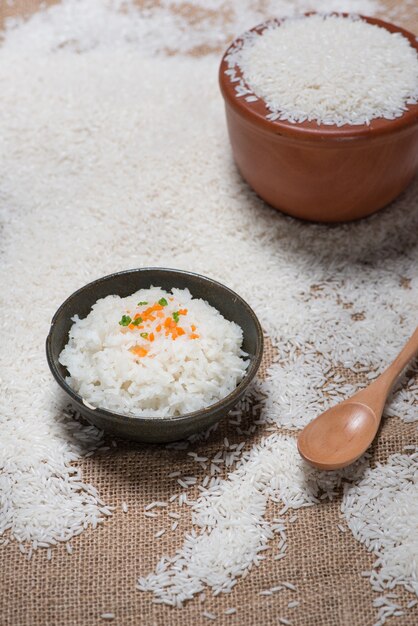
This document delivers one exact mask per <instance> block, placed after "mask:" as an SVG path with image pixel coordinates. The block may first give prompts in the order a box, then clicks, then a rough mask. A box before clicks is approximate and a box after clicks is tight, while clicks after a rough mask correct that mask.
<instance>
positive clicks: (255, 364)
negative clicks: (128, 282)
mask: <svg viewBox="0 0 418 626" xmlns="http://www.w3.org/2000/svg"><path fill="white" fill-rule="evenodd" d="M149 271H159V272H165V273H169V274H173V275H178V274H180V275H183V276H185V277H188V276H191V277H194V278H198V279H201V280H203V281H204V282H206V283H207V284H211V285H216V286H217V287H220V288H221V289H222V290H223V291H225V292H228V294H229V295H230V296H231V297H233V298H235V299H236V301H238V302H239V304H240V306H241V307H242V308H244V309H245V310H246V311H247V313H249V316H250V318H251V320H252V322H253V324H254V326H255V329H256V333H257V339H258V350H257V352H256V354H255V355H254V357H253V359H252V360H251V362H250V366H249V368H248V370H247V371H246V373H245V375H244V378H243V379H242V380H241V381H240V382H239V383H238V385H237V386H236V387H235V389H234V390H233V391H231V393H229V394H228V395H227V396H225V397H224V398H221V400H218V402H215V403H214V404H211V405H210V406H207V407H204V408H202V409H198V410H197V411H192V412H191V413H184V414H182V415H177V416H167V417H148V416H144V417H143V416H137V417H136V416H134V415H127V414H124V413H118V412H116V411H111V410H109V409H106V408H103V407H100V406H97V407H93V405H90V404H89V403H87V404H86V400H84V399H83V398H82V397H81V396H80V395H79V394H77V393H76V392H75V391H74V390H73V389H72V388H71V387H70V386H69V385H68V383H66V381H65V379H64V377H63V376H62V374H61V372H60V371H59V369H58V365H57V362H56V360H55V359H54V357H53V355H52V338H53V334H54V328H55V324H56V322H57V320H58V319H59V317H60V315H62V313H63V310H64V308H65V307H66V305H67V304H68V303H69V302H70V301H71V300H72V299H73V298H75V297H76V296H78V295H79V294H80V293H82V292H84V291H88V290H89V289H91V288H92V287H93V286H95V285H97V284H100V283H104V282H106V281H107V280H109V279H112V278H116V277H119V276H125V275H128V274H129V275H132V274H142V273H144V274H145V273H147V272H149ZM109 295H112V294H110V293H109ZM192 295H193V294H192ZM96 301H97V300H96ZM209 304H210V303H209ZM45 349H46V359H47V362H48V366H49V369H50V371H51V373H52V375H53V377H54V378H55V380H56V382H57V383H58V384H59V386H60V387H61V389H63V391H65V392H66V393H67V395H69V396H70V398H72V399H73V400H74V402H75V403H76V404H78V405H79V406H81V407H83V411H84V412H86V413H96V411H97V412H98V413H97V414H98V415H99V414H100V416H101V417H104V418H111V419H112V420H113V421H115V420H116V421H118V422H122V423H134V422H135V423H141V424H151V423H153V424H155V423H157V424H158V423H159V424H162V423H176V424H179V423H182V422H189V421H192V420H193V419H196V418H201V417H203V416H204V415H207V414H209V413H213V412H215V411H218V410H221V409H222V408H224V407H227V406H229V405H231V404H233V403H234V402H235V401H238V400H239V397H240V395H241V393H242V391H243V388H244V389H245V388H246V387H248V386H249V385H250V383H251V382H252V380H253V379H254V378H255V376H256V374H257V371H258V369H259V367H260V364H261V359H262V357H263V351H264V336H263V330H262V328H261V324H260V322H259V320H258V318H257V316H256V314H255V313H254V311H253V309H252V308H251V307H250V305H249V304H248V303H247V302H246V301H245V300H244V299H243V298H242V297H241V296H240V295H238V294H237V293H236V292H235V291H233V290H232V289H230V288H229V287H227V286H226V285H224V284H223V283H220V282H219V281H217V280H214V279H212V278H209V277H208V276H203V275H202V274H198V273H196V272H189V271H187V270H180V269H175V268H167V267H154V266H153V267H141V268H132V269H128V270H122V271H119V272H113V273H111V274H107V275H106V276H101V277H100V278H97V279H96V280H93V281H91V282H89V283H87V284H86V285H84V286H83V287H80V288H79V289H77V290H76V291H74V292H73V293H72V294H70V295H69V296H68V297H67V298H66V299H65V300H64V302H63V303H62V304H61V305H60V306H59V307H58V309H57V310H56V311H55V313H54V315H53V317H52V319H51V325H50V328H49V332H48V336H47V338H46V342H45Z"/></svg>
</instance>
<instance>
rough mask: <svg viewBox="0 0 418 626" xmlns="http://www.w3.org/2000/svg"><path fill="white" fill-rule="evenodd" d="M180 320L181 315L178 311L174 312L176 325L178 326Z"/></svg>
mask: <svg viewBox="0 0 418 626" xmlns="http://www.w3.org/2000/svg"><path fill="white" fill-rule="evenodd" d="M179 319H180V315H179V312H178V311H174V313H173V320H174V321H175V322H176V324H178V321H179Z"/></svg>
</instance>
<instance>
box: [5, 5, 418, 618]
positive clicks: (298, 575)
mask: <svg viewBox="0 0 418 626" xmlns="http://www.w3.org/2000/svg"><path fill="white" fill-rule="evenodd" d="M39 4H40V2H39V0H33V1H28V0H27V1H22V0H19V1H15V4H14V5H13V6H8V5H7V4H6V2H5V1H4V0H1V1H0V26H1V24H2V23H3V20H4V18H5V17H6V16H8V15H16V14H21V15H22V14H24V15H30V14H31V13H32V12H33V11H34V10H36V9H37V7H38V6H39ZM394 4H396V0H394ZM388 6H390V4H389V3H388ZM392 6H393V4H392ZM404 25H405V26H406V27H407V28H409V29H410V30H415V31H416V32H418V21H416V20H415V23H414V22H413V21H408V20H407V21H406V22H404ZM406 287H407V286H406ZM272 353H273V351H272V347H271V344H270V343H269V342H268V341H267V346H266V351H265V357H264V362H263V367H262V369H261V376H264V375H265V371H266V366H268V364H269V363H270V362H271V359H272ZM345 374H346V373H345ZM283 432H284V431H283ZM225 435H227V436H228V438H229V440H230V441H231V442H232V441H234V439H235V437H236V435H235V434H234V431H233V430H232V427H231V426H229V427H228V425H225V424H223V425H222V426H221V427H220V428H219V430H218V432H217V433H215V434H213V435H212V436H211V438H210V440H209V442H208V443H205V444H204V445H203V444H199V445H196V446H194V447H192V448H191V449H192V450H196V451H197V452H199V451H200V452H201V453H202V454H204V455H206V454H207V455H208V456H210V452H211V451H212V450H213V451H215V450H217V449H219V448H220V446H221V442H222V440H223V438H224V436H225ZM256 436H257V435H256ZM411 443H415V444H416V443H417V429H416V426H415V425H413V424H406V423H404V422H402V421H401V420H400V419H398V418H396V417H395V418H391V419H386V420H385V422H384V424H383V427H382V429H381V433H380V436H379V438H378V440H377V442H376V444H375V445H374V446H373V450H372V451H373V462H376V461H382V462H385V460H386V459H387V458H388V456H389V455H390V454H393V453H395V452H400V451H402V449H403V447H404V446H405V445H408V444H411ZM185 457H186V455H185V454H184V452H178V451H173V450H167V449H165V448H163V447H159V446H146V445H135V444H129V443H126V442H118V447H117V448H112V449H111V450H110V451H108V452H106V453H102V454H96V455H95V456H93V457H90V458H88V459H85V460H83V461H82V462H80V466H81V468H82V470H83V475H84V480H85V482H91V483H93V484H94V485H95V486H96V487H97V488H98V489H99V492H100V493H101V495H102V497H103V499H104V500H105V501H106V502H107V503H108V504H112V505H115V506H116V511H115V513H114V515H113V517H112V518H110V519H109V520H108V521H107V522H106V523H105V524H104V525H103V526H102V527H101V528H99V529H98V530H96V531H91V530H88V531H86V532H85V533H83V534H82V535H81V536H79V537H78V538H76V539H74V540H73V541H72V545H73V548H74V552H73V554H72V555H69V554H67V552H66V549H65V546H59V548H58V549H56V550H54V556H53V559H52V560H51V561H48V560H47V558H46V551H38V552H37V553H35V555H34V557H33V558H32V559H31V560H30V561H28V560H27V559H26V558H24V557H23V556H22V554H21V553H20V552H19V550H18V549H17V546H16V544H15V543H11V544H9V545H8V546H6V547H2V548H1V549H0V559H1V561H0V624H1V626H70V625H71V626H95V625H96V624H104V623H112V624H115V625H117V626H134V625H135V626H139V625H140V626H189V625H193V626H198V625H200V624H209V623H211V622H209V621H208V620H207V619H206V618H204V617H203V616H202V611H204V610H205V611H211V612H213V613H216V614H217V616H218V619H217V620H216V622H214V624H216V625H217V626H223V625H226V624H228V625H232V626H234V625H238V624H239V625H241V626H255V625H261V626H273V625H274V626H276V624H278V623H279V622H278V618H279V617H286V618H287V619H289V620H290V621H291V622H292V626H371V625H372V624H373V623H374V621H375V615H376V609H374V608H373V606H372V602H373V599H374V598H375V597H376V594H374V593H373V591H372V590H371V587H370V584H369V582H368V579H367V578H365V577H362V576H361V572H362V571H365V570H369V569H370V567H371V565H372V563H373V561H374V557H373V555H370V554H369V553H368V552H367V551H366V549H365V548H364V547H363V546H362V545H361V544H359V543H358V542H357V541H356V540H355V539H354V538H353V536H352V534H351V532H349V531H348V532H345V533H342V532H341V531H340V530H339V529H338V527H337V524H338V523H339V522H341V521H342V520H341V517H340V513H339V509H340V498H337V499H336V500H335V501H334V502H328V501H324V502H322V503H321V505H318V506H315V507H310V508H307V509H303V510H301V511H299V512H298V519H297V521H296V522H295V523H292V524H288V529H287V534H288V550H287V553H286V558H284V559H283V560H281V561H274V560H272V559H266V560H265V561H264V562H263V563H262V565H260V567H258V568H256V570H255V571H252V573H251V575H249V576H248V577H247V578H246V579H245V580H242V581H240V582H239V584H238V585H237V586H236V587H235V589H234V591H233V593H232V594H228V595H222V594H221V595H220V596H218V597H217V598H213V597H211V594H210V593H208V594H207V599H206V601H205V602H204V604H201V603H200V602H199V601H198V600H193V601H192V602H189V603H188V604H187V605H186V606H185V607H184V608H183V609H182V610H175V609H170V608H169V607H165V606H161V605H156V604H153V603H152V601H151V600H152V597H151V595H150V594H144V593H141V592H139V591H137V590H135V582H136V579H137V578H138V576H140V575H144V574H146V573H148V572H150V571H152V570H153V568H154V567H155V565H156V563H157V561H158V560H159V558H160V557H161V556H162V555H163V554H173V553H174V552H175V550H176V549H177V548H178V547H180V546H181V545H182V541H183V532H182V531H183V530H184V531H186V530H187V529H188V528H189V527H190V517H189V512H188V510H187V511H185V510H184V508H183V509H182V511H181V512H182V519H181V521H180V523H179V527H178V529H177V530H176V532H171V531H169V532H167V533H166V534H165V535H164V536H163V537H162V538H160V539H158V540H157V539H154V533H155V532H156V530H159V529H160V528H163V527H165V528H168V527H169V523H168V519H167V517H166V516H167V514H166V512H164V511H163V512H160V513H159V517H160V523H158V522H157V523H156V521H155V520H153V519H150V518H145V517H144V515H143V511H144V506H145V505H146V504H148V503H149V502H151V501H153V500H164V499H166V498H167V495H168V494H170V493H173V490H174V484H175V483H174V481H173V479H168V478H167V475H168V473H169V472H170V471H173V470H174V469H181V470H182V471H184V470H186V469H187V463H188V462H187V461H185ZM201 471H203V470H197V469H196V464H194V466H193V467H192V465H191V463H190V473H194V474H196V475H200V472H201ZM185 473H186V474H187V471H186V472H185ZM195 493H196V492H194V493H193V491H192V490H191V496H193V495H195ZM123 501H125V502H127V503H128V505H129V510H128V512H127V513H123V512H122V508H121V504H122V502H123ZM270 508H271V510H270V511H269V513H270V514H271V515H273V514H274V511H275V509H274V506H273V505H271V507H270ZM170 510H176V507H175V506H171V507H170ZM276 511H277V509H276ZM290 515H293V514H292V513H290ZM170 521H172V520H170ZM280 581H288V582H291V583H293V584H295V585H296V586H297V592H292V591H290V590H289V591H282V592H280V593H278V594H275V595H273V596H260V595H259V591H261V590H262V589H267V588H269V587H272V586H274V585H275V584H277V583H278V582H280ZM396 592H397V593H398V595H399V598H398V600H397V602H399V601H400V602H402V603H403V604H405V602H407V601H409V600H410V599H411V596H410V595H409V594H408V593H406V592H404V591H402V590H401V589H399V590H398V589H397V590H396ZM295 599H297V600H299V601H300V603H301V604H300V606H299V607H297V608H295V609H289V608H287V604H288V603H289V601H291V600H295ZM229 607H236V608H237V613H236V614H235V615H230V616H225V615H224V614H223V612H224V610H225V609H227V608H229ZM416 608H417V607H416ZM106 612H112V613H114V615H115V619H114V620H113V621H112V622H106V621H105V620H104V619H103V618H102V617H101V615H102V614H103V613H106ZM389 623H394V624H396V625H397V626H414V625H416V624H418V609H417V610H415V609H414V610H412V611H409V612H408V613H407V615H406V616H403V617H398V618H394V619H393V620H390V621H389Z"/></svg>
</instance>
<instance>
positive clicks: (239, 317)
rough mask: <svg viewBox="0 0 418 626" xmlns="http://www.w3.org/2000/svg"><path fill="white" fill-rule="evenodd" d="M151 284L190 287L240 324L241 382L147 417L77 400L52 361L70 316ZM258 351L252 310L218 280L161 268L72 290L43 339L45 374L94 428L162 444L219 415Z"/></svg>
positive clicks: (248, 377)
mask: <svg viewBox="0 0 418 626" xmlns="http://www.w3.org/2000/svg"><path fill="white" fill-rule="evenodd" d="M151 285H154V286H158V287H162V288H163V289H165V290H167V291H170V290H171V289H172V288H173V287H177V288H179V289H185V288H186V287H187V288H188V289H189V290H190V292H191V294H192V295H193V296H194V297H195V298H202V299H203V300H207V302H209V304H211V305H212V306H214V307H215V308H216V309H218V311H220V312H221V313H222V315H223V316H224V317H225V318H226V319H228V320H231V321H233V322H236V323H237V324H238V325H239V326H241V328H242V330H243V333H244V341H243V346H242V347H243V350H245V352H247V353H248V355H249V359H250V364H249V366H248V369H247V372H246V374H245V376H244V378H243V380H242V381H241V382H240V383H239V385H238V386H237V387H236V389H235V390H234V391H233V392H232V393H230V394H229V395H228V396H226V397H225V398H223V399H222V400H220V401H219V402H217V403H216V404H213V405H212V406H209V407H207V408H205V409H201V410H200V411H194V412H193V413H187V414H185V415H181V416H178V417H166V418H152V417H130V416H128V415H122V414H120V413H114V412H113V411H108V410H106V409H102V408H96V409H92V408H90V407H89V406H86V404H85V403H84V402H83V399H82V398H81V397H80V396H79V395H77V394H76V393H75V392H74V391H73V390H72V389H71V387H69V385H68V384H67V383H66V382H65V378H66V377H67V376H68V372H67V370H66V368H65V367H64V366H62V365H61V364H60V363H59V362H58V357H59V355H60V353H61V351H62V349H63V348H64V346H65V345H66V343H67V342H68V332H69V330H70V328H71V326H72V324H73V322H72V321H71V318H72V317H73V316H74V315H76V314H78V315H79V316H80V317H81V318H84V317H86V315H88V313H89V312H90V311H91V307H92V305H93V304H94V303H95V302H96V301H97V300H98V299H99V298H104V297H105V296H108V295H111V294H117V295H119V296H121V297H126V296H129V295H131V294H132V293H135V291H138V289H146V288H148V287H150V286H151ZM262 354H263V333H262V330H261V326H260V323H259V321H258V319H257V317H256V315H255V313H254V311H253V310H252V309H251V308H250V307H249V306H248V304H247V303H246V302H244V300H243V299H242V298H240V296H238V295H237V294H236V293H234V292H233V291H231V289H228V287H225V286H224V285H221V284H220V283H218V282H216V281H214V280H211V279H210V278H206V277H204V276H200V275H199V274H192V273H191V272H184V271H180V270H172V269H165V268H142V269H134V270H127V271H126V272H119V273H117V274H110V276H105V277H104V278H99V279H98V280H95V281H94V282H92V283H89V284H88V285H86V286H85V287H82V288H81V289H79V290H78V291H76V292H75V293H73V294H72V295H71V296H70V297H69V298H67V300H66V301H65V302H64V303H63V304H62V305H61V306H60V308H59V309H58V311H57V312H56V313H55V315H54V317H53V318H52V322H51V329H50V331H49V335H48V338H47V340H46V356H47V360H48V365H49V367H50V369H51V372H52V374H53V376H54V378H55V380H56V381H57V382H58V384H59V385H60V386H61V387H62V389H63V390H64V391H65V392H66V393H67V394H68V395H69V397H70V399H71V403H72V405H73V406H74V407H75V408H76V409H77V410H78V411H79V412H80V413H81V415H83V417H85V418H86V419H87V420H88V421H89V422H91V423H92V424H95V425H96V426H98V427H99V428H101V429H103V430H105V431H107V432H109V433H112V434H113V435H117V436H118V437H125V438H127V439H133V440H135V441H146V442H155V443H159V442H165V441H175V440H176V439H182V438H184V437H188V436H189V435H192V434H193V433H196V432H198V431H200V430H203V429H205V428H208V427H209V426H211V425H212V424H214V423H215V422H217V421H219V420H220V419H221V418H222V417H224V416H225V415H226V414H227V413H228V411H230V410H231V409H232V408H233V407H234V405H235V404H236V403H237V402H238V400H240V398H241V397H242V396H243V394H244V392H245V390H246V389H247V387H248V386H249V384H250V383H251V381H252V380H253V378H254V376H255V375H256V373H257V370H258V368H259V366H260V362H261V357H262Z"/></svg>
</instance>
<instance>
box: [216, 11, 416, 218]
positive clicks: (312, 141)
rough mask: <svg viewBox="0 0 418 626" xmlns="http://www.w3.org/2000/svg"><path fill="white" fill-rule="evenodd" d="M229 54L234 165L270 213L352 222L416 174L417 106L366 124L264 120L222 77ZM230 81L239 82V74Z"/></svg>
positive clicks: (227, 95) (227, 96)
mask: <svg viewBox="0 0 418 626" xmlns="http://www.w3.org/2000/svg"><path fill="white" fill-rule="evenodd" d="M363 19H364V20H366V21H367V22H369V23H370V24H376V25H377V26H381V27H383V28H386V29H387V30H388V31H390V32H399V33H402V35H404V36H405V37H406V38H407V39H408V40H409V41H410V43H411V45H412V46H413V47H414V48H415V49H416V50H417V51H418V42H417V41H416V39H415V35H413V34H412V33H410V32H408V31H406V30H404V29H402V28H399V27H398V26H395V25H394V24H390V23H388V22H384V21H382V20H379V19H374V18H369V17H363ZM276 21H277V22H278V23H280V20H276ZM265 27H266V24H262V25H261V26H257V27H255V28H253V29H251V30H252V31H256V32H262V31H263V30H264V28H265ZM240 39H241V37H239V38H238V39H237V40H235V42H234V43H233V44H232V45H231V47H232V46H234V44H236V43H237V42H239V41H240ZM229 51H230V48H229V49H228V50H227V51H226V53H225V55H224V57H223V59H222V62H221V66H220V70H219V81H220V87H221V91H222V95H223V97H224V100H225V109H226V119H227V125H228V131H229V137H230V141H231V145H232V150H233V153H234V157H235V161H236V164H237V166H238V169H239V171H240V172H241V174H242V176H243V177H244V179H245V180H246V181H247V182H248V184H249V185H250V186H251V187H252V188H253V189H254V191H256V193H257V194H258V195H259V196H261V198H263V200H265V201H266V202H268V203H269V204H271V205H272V206H273V207H275V208H276V209H279V210H280V211H283V212H284V213H287V214H289V215H292V216H294V217H298V218H301V219H305V220H312V221H318V222H344V221H349V220H355V219H358V218H360V217H365V216H366V215H370V214H371V213H374V212H375V211H378V210H379V209H381V208H382V207H384V206H386V205H387V204H388V203H389V202H391V201H392V200H394V198H396V197H397V196H398V195H399V194H400V193H401V192H402V191H403V190H404V189H405V187H406V186H407V185H408V184H409V183H410V182H411V180H412V179H413V178H414V176H415V174H416V173H417V172H418V104H414V105H410V106H409V107H408V109H407V111H405V113H404V114H403V115H402V116H401V117H399V118H397V119H395V120H386V119H383V118H379V119H375V120H372V122H371V123H370V125H368V126H367V125H366V124H364V125H361V126H350V125H345V126H343V127H338V126H328V125H318V124H317V123H316V122H303V123H297V124H292V123H291V122H287V121H280V120H276V121H270V120H268V119H266V115H268V113H270V111H269V110H268V109H267V107H266V105H265V103H264V102H263V100H261V99H258V100H257V101H256V102H247V101H246V100H245V98H244V97H239V98H238V97H237V96H236V94H235V85H236V83H233V82H231V80H230V77H229V76H228V75H227V74H226V73H225V71H226V70H228V64H227V62H226V60H225V57H226V56H227V54H228V52H229ZM236 75H237V76H240V77H242V75H241V73H240V70H239V68H236ZM249 89H250V88H249Z"/></svg>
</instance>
